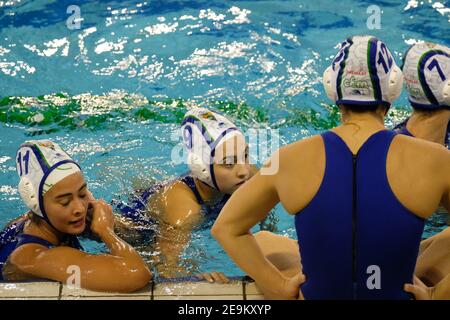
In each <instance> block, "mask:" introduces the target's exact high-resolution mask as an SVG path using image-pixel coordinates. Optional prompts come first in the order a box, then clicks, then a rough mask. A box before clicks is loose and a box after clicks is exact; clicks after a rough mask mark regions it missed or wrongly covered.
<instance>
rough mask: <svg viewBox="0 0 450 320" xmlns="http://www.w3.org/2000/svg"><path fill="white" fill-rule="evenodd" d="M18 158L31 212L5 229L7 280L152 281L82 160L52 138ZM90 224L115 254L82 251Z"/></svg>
mask: <svg viewBox="0 0 450 320" xmlns="http://www.w3.org/2000/svg"><path fill="white" fill-rule="evenodd" d="M16 159H17V173H18V174H19V177H20V182H19V188H18V189H19V193H20V196H21V198H22V200H23V201H24V203H25V205H26V206H27V207H28V208H29V209H30V212H29V213H28V214H25V215H23V216H21V217H19V218H18V219H16V220H15V221H13V222H11V223H10V224H9V225H8V226H7V227H6V229H5V230H3V231H2V232H1V234H0V268H1V277H2V279H3V280H8V281H26V280H32V279H38V278H41V279H50V280H55V281H61V282H66V281H67V280H68V278H69V277H70V276H74V277H73V282H74V283H71V284H74V285H80V286H81V287H82V288H86V289H90V290H96V291H115V292H131V291H135V290H138V289H140V288H142V287H144V286H145V285H146V284H147V283H148V282H149V281H150V279H151V273H150V271H149V269H148V268H147V266H146V264H145V263H144V261H143V260H142V259H141V257H140V256H139V254H138V253H137V252H136V251H135V250H134V249H133V247H131V246H130V245H129V244H127V243H126V242H125V241H123V240H122V239H120V238H119V237H118V236H117V235H116V234H115V233H114V216H113V214H112V208H111V206H109V205H108V204H106V203H105V202H104V201H103V200H94V199H93V198H92V195H91V194H90V192H89V190H88V188H87V185H86V182H85V180H84V178H83V174H82V172H81V169H80V167H79V165H78V164H77V163H76V162H74V161H73V160H72V159H71V158H70V157H69V156H68V155H67V153H65V152H64V151H63V150H62V149H61V148H60V147H59V146H58V145H57V144H55V143H52V142H51V141H49V140H37V141H28V142H26V143H24V144H22V145H21V146H20V148H19V150H18V152H17V158H16ZM88 216H89V217H88ZM87 220H89V221H90V223H89V224H88V223H87ZM86 228H90V231H91V232H92V233H94V234H95V235H96V236H97V237H98V238H99V239H101V241H103V242H104V243H105V244H106V246H107V247H108V249H109V251H110V253H109V254H101V255H91V254H87V253H84V252H83V251H82V247H81V245H80V243H79V241H78V239H77V235H80V234H81V233H83V231H84V230H85V229H86ZM75 279H79V281H80V282H79V283H77V280H75Z"/></svg>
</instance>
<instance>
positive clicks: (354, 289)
mask: <svg viewBox="0 0 450 320" xmlns="http://www.w3.org/2000/svg"><path fill="white" fill-rule="evenodd" d="M356 160H357V155H353V207H352V241H353V243H352V259H353V260H352V261H353V264H352V282H353V283H352V284H353V299H356V298H357V294H356V289H357V283H358V282H357V280H358V278H357V272H356V271H357V270H356V218H357V217H356V187H357V186H356Z"/></svg>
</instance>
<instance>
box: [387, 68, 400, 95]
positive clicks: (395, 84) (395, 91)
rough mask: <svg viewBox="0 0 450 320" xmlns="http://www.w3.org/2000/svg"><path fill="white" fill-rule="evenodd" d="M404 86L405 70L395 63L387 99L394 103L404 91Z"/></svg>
mask: <svg viewBox="0 0 450 320" xmlns="http://www.w3.org/2000/svg"><path fill="white" fill-rule="evenodd" d="M402 87H403V72H402V70H401V69H400V68H399V67H398V66H397V65H394V66H393V67H392V69H391V71H390V74H389V82H388V96H387V100H388V101H389V102H391V103H392V102H393V101H394V100H395V99H397V98H398V97H399V96H400V94H401V93H402Z"/></svg>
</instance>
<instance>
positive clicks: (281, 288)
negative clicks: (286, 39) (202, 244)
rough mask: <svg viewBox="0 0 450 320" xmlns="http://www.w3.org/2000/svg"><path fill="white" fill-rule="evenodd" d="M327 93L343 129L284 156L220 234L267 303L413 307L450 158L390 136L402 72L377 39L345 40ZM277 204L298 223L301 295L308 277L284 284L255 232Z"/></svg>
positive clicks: (447, 201)
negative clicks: (363, 302) (418, 267)
mask: <svg viewBox="0 0 450 320" xmlns="http://www.w3.org/2000/svg"><path fill="white" fill-rule="evenodd" d="M350 80H351V81H350ZM352 83H353V84H355V83H357V85H352ZM324 86H325V89H326V92H327V95H328V96H329V97H330V99H332V100H333V101H335V102H336V104H337V105H338V106H339V108H340V111H341V116H342V125H340V126H338V127H335V128H333V129H332V130H330V131H327V132H325V133H323V134H321V135H317V136H313V137H311V138H308V139H305V140H303V141H299V142H296V143H293V144H291V145H288V146H286V147H283V148H281V149H280V150H279V151H278V152H276V153H275V154H274V155H273V156H272V158H271V159H270V160H269V162H268V163H270V162H271V161H278V163H279V170H278V172H276V174H274V175H262V174H260V173H258V174H256V175H255V176H254V177H253V178H252V179H250V180H249V181H248V182H247V183H246V184H245V185H244V186H242V188H241V189H239V190H238V191H237V192H236V193H234V194H233V196H232V197H231V198H230V200H229V201H228V202H227V204H226V205H225V206H224V208H223V210H222V212H221V214H220V216H219V218H218V219H217V220H216V223H215V225H214V227H213V229H212V234H213V236H214V237H215V238H216V239H217V240H218V241H219V242H220V243H221V244H222V246H223V247H224V249H225V250H226V251H227V253H228V254H229V255H230V256H231V257H232V258H233V260H234V261H235V262H236V263H237V264H238V265H239V266H240V267H241V268H242V269H243V270H244V271H245V272H247V273H248V274H249V275H250V276H251V277H252V278H254V279H255V281H256V282H257V283H258V285H259V286H260V287H261V288H262V290H263V292H265V293H266V294H267V295H268V296H269V297H278V298H297V297H298V296H299V295H300V296H301V295H303V296H304V298H306V299H410V298H411V295H410V294H408V293H407V292H405V291H404V285H405V284H406V283H411V282H412V279H413V272H414V267H415V263H416V259H417V254H418V251H419V245H420V239H421V235H422V232H423V227H424V221H425V219H426V218H428V217H429V216H430V215H431V214H432V213H433V212H434V211H435V210H436V208H437V207H438V206H439V205H440V204H441V205H443V206H444V207H445V208H446V210H447V211H448V209H449V206H450V153H449V151H448V150H447V149H446V148H444V147H443V146H440V145H438V144H435V143H431V142H428V141H424V140H420V139H414V138H412V137H408V136H405V135H398V134H395V133H394V132H392V131H388V130H386V129H385V127H384V117H385V114H386V112H387V110H388V108H389V106H390V104H391V102H392V101H394V100H395V99H396V98H397V97H398V95H399V94H400V92H401V87H402V73H401V70H400V69H399V68H398V67H397V66H396V65H395V62H394V59H393V57H392V55H391V54H390V52H389V50H388V48H387V47H386V45H385V44H384V43H383V42H381V41H379V40H378V39H376V38H374V37H371V36H355V37H352V38H350V39H347V40H346V41H345V42H344V43H343V44H342V46H341V49H340V51H339V53H338V55H337V56H336V58H335V59H334V61H333V63H332V65H331V66H330V67H329V68H328V69H327V70H326V71H325V73H324ZM410 159H414V160H415V161H409V160H410ZM278 202H281V203H282V205H283V206H284V208H285V209H286V211H288V212H289V213H290V214H293V215H295V226H296V230H297V236H298V245H299V247H300V255H301V264H302V269H301V271H302V272H303V274H304V276H305V277H306V281H305V282H304V283H303V284H302V285H301V290H300V284H301V283H302V281H304V279H303V278H302V276H301V275H296V276H294V277H292V278H288V277H286V276H284V275H283V274H282V273H281V272H280V271H279V269H277V268H276V267H275V266H274V265H273V264H272V263H271V262H270V261H269V259H267V258H266V256H265V255H264V253H263V251H262V250H261V248H260V247H259V245H258V242H257V241H256V239H255V238H254V237H253V235H252V234H251V233H250V231H249V230H250V228H251V227H252V226H253V225H254V224H255V223H257V222H258V221H260V220H261V219H263V218H264V217H265V216H266V214H267V212H268V211H269V210H270V209H271V208H272V207H273V206H275V205H276V204H277V203H278ZM439 292H445V290H443V291H439Z"/></svg>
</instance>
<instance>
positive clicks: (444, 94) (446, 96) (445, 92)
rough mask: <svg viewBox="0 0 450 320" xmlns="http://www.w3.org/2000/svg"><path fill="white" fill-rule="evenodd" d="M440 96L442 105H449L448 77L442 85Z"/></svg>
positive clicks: (449, 83)
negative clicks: (442, 99)
mask: <svg viewBox="0 0 450 320" xmlns="http://www.w3.org/2000/svg"><path fill="white" fill-rule="evenodd" d="M442 98H444V101H443V102H444V105H446V106H447V107H450V79H449V80H447V81H446V82H445V83H444V86H443V87H442Z"/></svg>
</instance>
